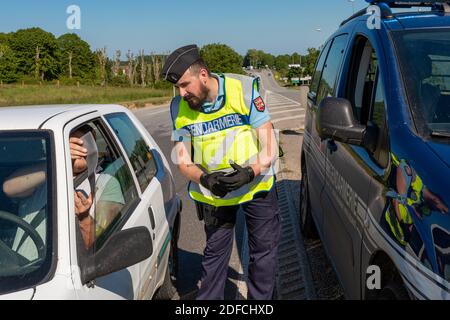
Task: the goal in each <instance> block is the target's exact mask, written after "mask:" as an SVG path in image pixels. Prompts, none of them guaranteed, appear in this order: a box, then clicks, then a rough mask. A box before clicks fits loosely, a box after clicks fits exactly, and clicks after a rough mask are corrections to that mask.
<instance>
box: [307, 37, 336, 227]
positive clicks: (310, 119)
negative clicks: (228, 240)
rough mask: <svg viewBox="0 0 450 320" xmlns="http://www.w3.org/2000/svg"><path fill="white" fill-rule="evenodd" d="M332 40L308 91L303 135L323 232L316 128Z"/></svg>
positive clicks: (321, 163) (313, 203)
mask: <svg viewBox="0 0 450 320" xmlns="http://www.w3.org/2000/svg"><path fill="white" fill-rule="evenodd" d="M331 43H332V40H330V41H329V42H328V43H327V44H325V46H324V48H323V49H322V52H321V54H320V57H319V60H318V62H317V65H316V69H315V72H314V78H313V81H312V84H311V87H310V92H309V93H308V108H307V109H306V112H307V113H308V115H307V117H306V119H307V121H306V124H305V132H304V136H303V139H304V140H303V147H302V150H303V152H304V156H305V158H304V159H303V160H304V161H305V162H306V164H302V166H303V165H306V169H307V173H308V187H309V197H310V203H311V212H312V215H313V216H314V220H315V223H316V227H317V229H318V231H319V232H320V233H321V234H322V230H323V229H322V226H323V212H322V207H321V205H320V193H321V192H322V188H323V183H324V178H325V153H324V151H323V149H322V148H321V140H320V137H319V135H318V133H317V129H316V117H317V106H318V104H317V92H318V89H319V84H320V80H321V78H322V71H323V68H324V65H325V60H326V59H327V56H328V52H329V50H330V46H331Z"/></svg>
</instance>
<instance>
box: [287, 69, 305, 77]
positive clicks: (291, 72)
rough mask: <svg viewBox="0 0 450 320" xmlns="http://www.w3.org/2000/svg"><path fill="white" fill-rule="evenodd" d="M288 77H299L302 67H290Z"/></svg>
mask: <svg viewBox="0 0 450 320" xmlns="http://www.w3.org/2000/svg"><path fill="white" fill-rule="evenodd" d="M287 76H288V78H289V79H292V78H300V77H301V76H302V69H301V68H290V69H289V71H288V75H287Z"/></svg>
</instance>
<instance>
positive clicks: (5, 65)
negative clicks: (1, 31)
mask: <svg viewBox="0 0 450 320" xmlns="http://www.w3.org/2000/svg"><path fill="white" fill-rule="evenodd" d="M17 67H18V61H17V58H16V57H15V55H14V52H13V51H12V50H11V49H10V48H9V47H8V45H6V44H5V43H1V42H0V81H3V82H6V83H10V82H16V81H17V80H18V78H19V75H18V73H17Z"/></svg>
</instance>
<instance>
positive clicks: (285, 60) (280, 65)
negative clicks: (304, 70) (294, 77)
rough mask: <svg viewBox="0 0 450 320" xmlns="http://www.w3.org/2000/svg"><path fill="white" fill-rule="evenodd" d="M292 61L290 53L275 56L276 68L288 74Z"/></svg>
mask: <svg viewBox="0 0 450 320" xmlns="http://www.w3.org/2000/svg"><path fill="white" fill-rule="evenodd" d="M291 61H292V59H291V56H290V55H288V54H284V55H280V56H277V57H276V58H275V68H276V69H277V70H278V71H280V72H281V73H283V74H286V73H287V70H288V68H289V64H291Z"/></svg>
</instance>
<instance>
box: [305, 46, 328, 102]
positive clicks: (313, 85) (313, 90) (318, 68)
mask: <svg viewBox="0 0 450 320" xmlns="http://www.w3.org/2000/svg"><path fill="white" fill-rule="evenodd" d="M330 44H331V41H330V42H328V43H327V44H326V45H325V47H324V48H323V50H322V52H321V53H320V57H319V60H318V62H317V65H316V70H315V71H314V77H313V80H312V82H311V88H310V92H311V93H313V94H317V89H319V82H320V77H321V76H322V70H323V65H324V64H325V59H326V58H327V53H328V50H329V49H330Z"/></svg>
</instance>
